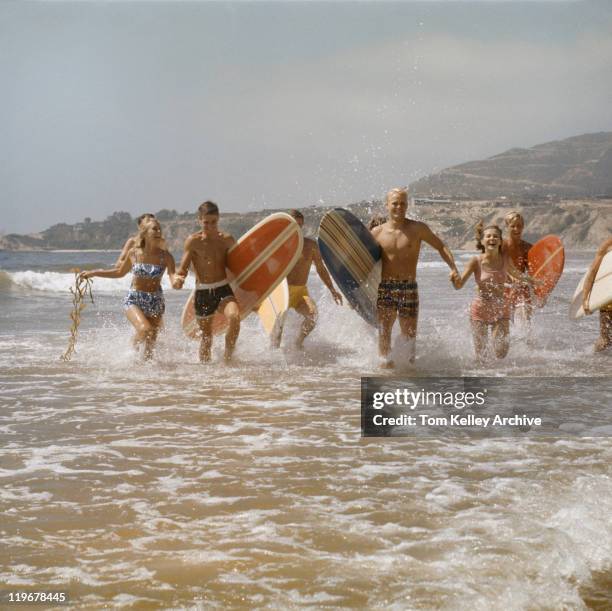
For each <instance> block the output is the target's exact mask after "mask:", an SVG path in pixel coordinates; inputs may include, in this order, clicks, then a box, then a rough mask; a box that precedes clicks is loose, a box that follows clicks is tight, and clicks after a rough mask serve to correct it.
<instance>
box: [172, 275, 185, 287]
mask: <svg viewBox="0 0 612 611" xmlns="http://www.w3.org/2000/svg"><path fill="white" fill-rule="evenodd" d="M184 283H185V276H181V275H180V274H174V280H173V281H172V288H173V289H182V288H183V284H184Z"/></svg>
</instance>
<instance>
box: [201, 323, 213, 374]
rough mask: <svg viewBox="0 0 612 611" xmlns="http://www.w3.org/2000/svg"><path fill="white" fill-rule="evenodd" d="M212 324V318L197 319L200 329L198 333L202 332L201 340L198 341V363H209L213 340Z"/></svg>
mask: <svg viewBox="0 0 612 611" xmlns="http://www.w3.org/2000/svg"><path fill="white" fill-rule="evenodd" d="M212 322H213V317H212V316H207V317H206V318H199V319H198V325H199V327H200V331H202V339H201V340H200V363H208V362H209V361H210V353H211V350H212V339H213V336H212Z"/></svg>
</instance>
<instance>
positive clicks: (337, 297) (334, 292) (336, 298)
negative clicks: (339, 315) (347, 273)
mask: <svg viewBox="0 0 612 611" xmlns="http://www.w3.org/2000/svg"><path fill="white" fill-rule="evenodd" d="M330 291H331V294H332V297H333V298H334V301H335V302H336V303H337V304H338V305H342V295H340V293H339V292H338V291H337V290H336V289H334V288H332V289H330Z"/></svg>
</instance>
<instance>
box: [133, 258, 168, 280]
mask: <svg viewBox="0 0 612 611" xmlns="http://www.w3.org/2000/svg"><path fill="white" fill-rule="evenodd" d="M162 261H164V255H163V253H162ZM165 269H166V264H165V262H164V263H163V264H161V265H157V264H155V263H134V264H133V265H132V274H134V276H138V277H139V278H147V279H149V280H156V279H157V278H161V277H162V276H163V275H164V270H165Z"/></svg>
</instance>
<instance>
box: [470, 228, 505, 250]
mask: <svg viewBox="0 0 612 611" xmlns="http://www.w3.org/2000/svg"><path fill="white" fill-rule="evenodd" d="M474 229H475V233H476V248H477V249H478V250H479V251H480V252H484V251H485V247H484V244H483V243H482V238H483V237H484V234H485V231H486V230H487V229H495V230H496V231H497V232H498V233H499V237H500V240H501V239H503V236H504V234H503V232H502V230H501V228H500V227H498V226H497V225H487V226H486V227H485V226H484V222H483V221H482V220H480V221H478V223H477V224H476V227H475V228H474ZM501 249H502V244H501V242H500V244H499V252H501Z"/></svg>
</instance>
